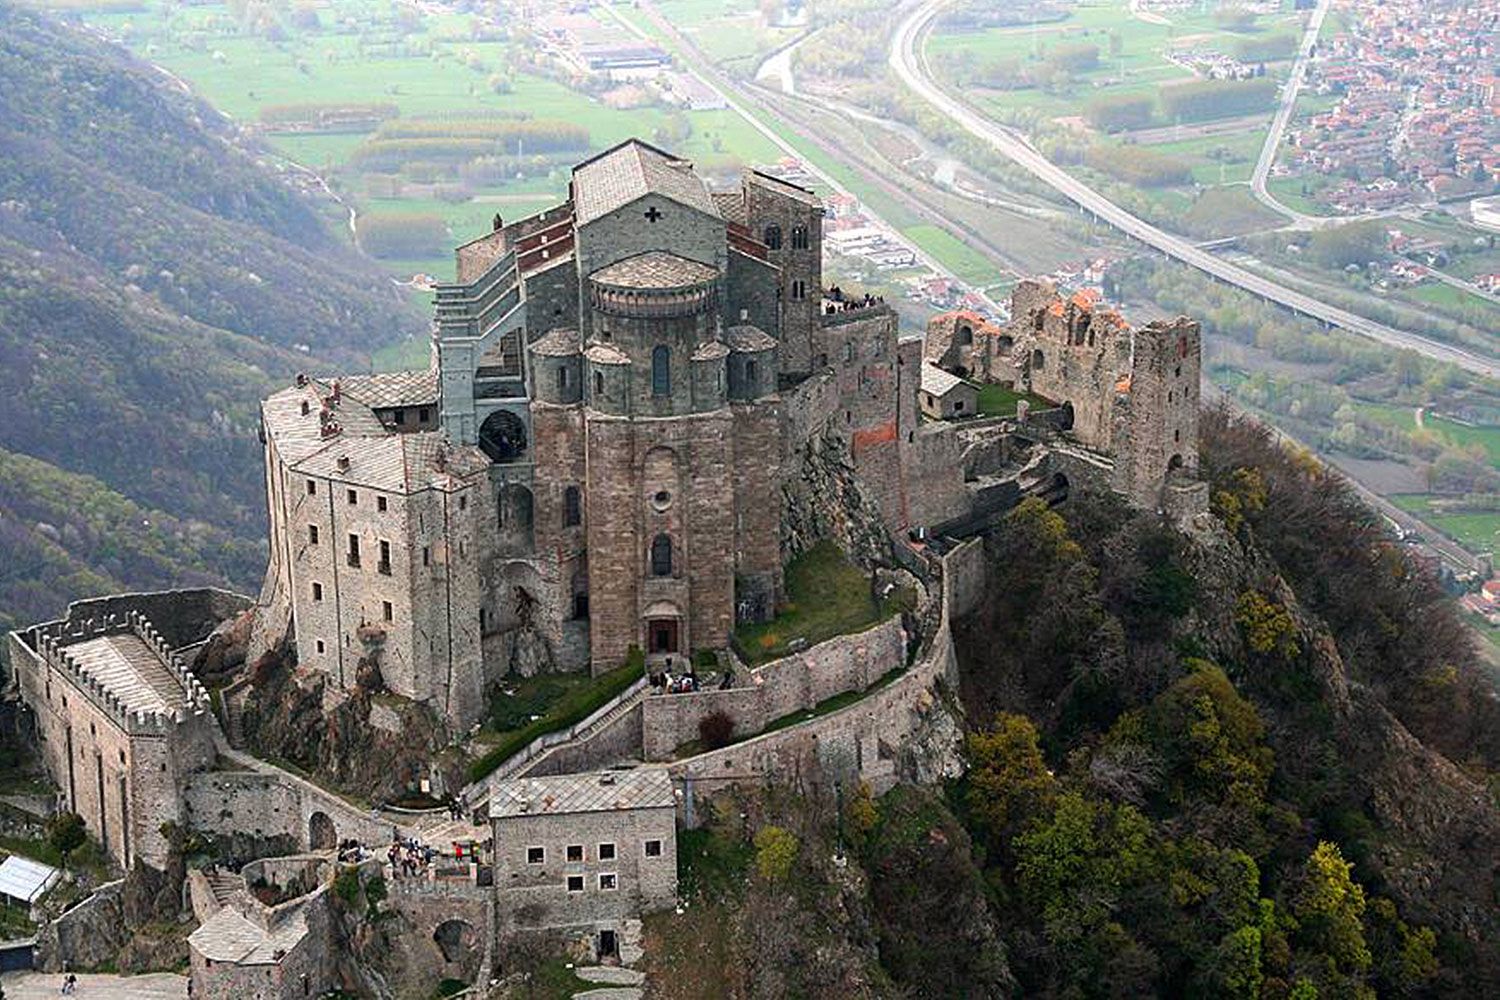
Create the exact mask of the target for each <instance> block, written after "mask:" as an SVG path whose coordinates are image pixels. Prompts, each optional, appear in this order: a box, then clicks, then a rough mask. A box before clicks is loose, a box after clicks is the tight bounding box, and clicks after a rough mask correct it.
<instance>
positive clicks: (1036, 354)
mask: <svg viewBox="0 0 1500 1000" xmlns="http://www.w3.org/2000/svg"><path fill="white" fill-rule="evenodd" d="M1031 367H1032V368H1034V369H1042V368H1046V367H1047V356H1046V355H1045V354H1043V353H1042V352H1041V351H1039V350H1038V351H1032V352H1031Z"/></svg>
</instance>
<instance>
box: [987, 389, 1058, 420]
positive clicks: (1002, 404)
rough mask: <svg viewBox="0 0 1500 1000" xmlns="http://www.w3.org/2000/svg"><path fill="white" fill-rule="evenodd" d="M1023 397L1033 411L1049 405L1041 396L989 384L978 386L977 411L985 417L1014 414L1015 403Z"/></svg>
mask: <svg viewBox="0 0 1500 1000" xmlns="http://www.w3.org/2000/svg"><path fill="white" fill-rule="evenodd" d="M1023 399H1024V400H1026V401H1027V403H1029V404H1030V406H1031V409H1032V410H1033V411H1035V410H1040V409H1044V408H1046V407H1047V406H1048V405H1049V404H1048V403H1047V401H1046V400H1045V399H1043V398H1042V397H1040V396H1036V395H1033V394H1031V393H1029V392H1017V391H1016V390H1014V389H1005V388H1002V387H1001V386H998V385H994V384H989V385H982V386H980V387H979V413H980V415H981V416H985V417H1011V416H1015V413H1016V403H1017V402H1019V401H1020V400H1023Z"/></svg>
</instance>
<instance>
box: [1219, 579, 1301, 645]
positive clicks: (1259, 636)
mask: <svg viewBox="0 0 1500 1000" xmlns="http://www.w3.org/2000/svg"><path fill="white" fill-rule="evenodd" d="M1234 620H1235V621H1236V622H1237V623H1238V624H1239V626H1240V629H1241V630H1242V631H1243V632H1244V633H1245V642H1247V643H1248V644H1249V645H1250V648H1251V649H1253V650H1254V651H1255V652H1257V653H1260V654H1261V655H1262V656H1271V655H1275V656H1277V657H1279V658H1280V659H1283V660H1290V659H1291V658H1292V657H1294V656H1296V655H1297V649H1298V645H1297V623H1296V622H1295V621H1294V620H1293V619H1292V615H1291V612H1289V611H1287V609H1286V608H1284V607H1282V606H1281V605H1280V604H1277V603H1275V602H1274V601H1272V600H1271V599H1270V598H1268V597H1266V596H1265V595H1264V594H1262V593H1261V592H1260V591H1258V590H1247V591H1245V592H1244V593H1243V594H1241V595H1240V599H1239V601H1238V602H1237V603H1236V605H1235V613H1234Z"/></svg>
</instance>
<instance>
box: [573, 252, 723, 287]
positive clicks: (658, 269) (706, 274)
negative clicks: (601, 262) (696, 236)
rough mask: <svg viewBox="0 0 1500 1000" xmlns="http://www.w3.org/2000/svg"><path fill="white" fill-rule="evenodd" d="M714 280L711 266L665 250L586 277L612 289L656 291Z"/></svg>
mask: <svg viewBox="0 0 1500 1000" xmlns="http://www.w3.org/2000/svg"><path fill="white" fill-rule="evenodd" d="M718 276H719V269H718V268H716V267H714V266H712V265H711V264H700V263H699V262H698V261H696V260H688V259H687V258H686V257H679V256H677V255H676V254H675V253H668V252H667V251H665V250H648V251H646V252H645V253H638V254H636V255H635V256H634V257H626V258H625V259H624V260H619V261H615V262H614V263H613V264H610V265H608V266H606V267H601V268H600V269H599V270H597V271H595V272H594V273H593V274H591V275H589V280H590V281H597V282H598V283H599V284H601V285H612V286H614V287H615V288H642V289H660V288H686V287H688V286H691V285H701V284H703V283H704V282H705V281H712V280H713V279H714V278H717V277H718Z"/></svg>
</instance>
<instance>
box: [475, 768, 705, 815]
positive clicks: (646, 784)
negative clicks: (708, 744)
mask: <svg viewBox="0 0 1500 1000" xmlns="http://www.w3.org/2000/svg"><path fill="white" fill-rule="evenodd" d="M675 805H676V799H675V798H674V797H673V795H672V779H671V778H670V777H669V776H668V774H667V772H666V769H665V768H660V767H638V768H634V769H632V770H629V771H601V772H594V773H588V774H561V775H557V776H555V777H546V778H516V779H512V780H508V781H497V782H495V783H494V785H493V786H492V788H491V789H490V817H491V818H492V819H501V818H505V817H516V816H539V815H562V814H565V813H585V812H611V811H614V810H619V809H660V808H668V809H670V808H673V807H674V806H675Z"/></svg>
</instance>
